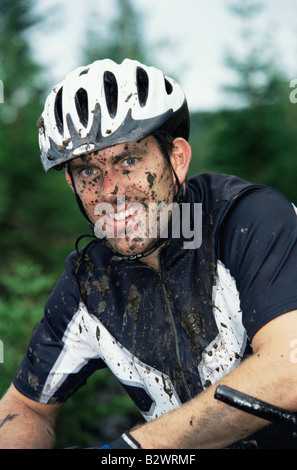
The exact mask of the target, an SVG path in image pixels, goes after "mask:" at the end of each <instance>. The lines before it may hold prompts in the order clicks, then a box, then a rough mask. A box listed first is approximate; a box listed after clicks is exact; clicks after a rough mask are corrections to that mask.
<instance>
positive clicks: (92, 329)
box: [14, 174, 297, 436]
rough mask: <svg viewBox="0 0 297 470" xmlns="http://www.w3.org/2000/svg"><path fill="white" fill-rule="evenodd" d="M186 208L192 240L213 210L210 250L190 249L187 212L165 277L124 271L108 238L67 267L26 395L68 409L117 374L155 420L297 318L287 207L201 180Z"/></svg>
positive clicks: (254, 191)
mask: <svg viewBox="0 0 297 470" xmlns="http://www.w3.org/2000/svg"><path fill="white" fill-rule="evenodd" d="M184 203H185V204H187V205H188V206H187V207H190V208H191V211H190V216H191V223H192V225H191V227H192V229H193V227H194V222H195V210H196V208H197V207H201V208H202V212H201V218H200V219H199V221H200V226H199V228H197V227H194V231H195V230H197V229H199V230H201V235H202V238H201V243H200V245H199V247H197V248H187V246H189V245H186V243H187V242H189V240H188V239H187V238H186V237H185V234H184V232H185V230H183V228H184V227H183V225H182V222H183V220H182V219H183V217H182V213H181V215H180V220H179V223H180V233H179V236H178V237H174V236H173V232H172V231H171V236H170V237H169V238H168V240H166V242H165V244H164V246H163V247H162V248H161V250H160V253H159V271H158V272H157V271H156V270H154V269H152V268H150V267H148V266H147V265H145V264H144V263H142V262H141V261H140V260H139V259H135V260H121V259H120V258H119V257H118V256H115V255H114V253H113V252H112V251H111V249H110V248H109V247H108V245H107V244H106V243H105V241H104V240H99V239H96V240H95V241H93V242H91V243H90V244H89V245H87V247H85V248H84V249H83V250H81V251H80V252H78V253H77V252H73V253H72V254H71V255H70V256H69V257H68V258H67V259H66V269H65V272H64V274H63V275H62V276H61V278H60V280H59V281H58V283H57V285H56V287H55V288H54V290H53V292H52V294H51V295H50V297H49V299H48V301H47V303H46V305H45V311H44V316H43V319H42V320H41V322H40V324H39V326H38V327H37V329H36V330H35V332H34V334H33V336H32V338H31V341H30V344H29V347H28V351H27V354H26V356H25V358H24V359H23V361H22V363H21V365H20V367H19V369H18V371H17V373H16V375H15V377H14V385H15V386H16V388H17V389H18V390H19V391H20V392H21V393H23V394H24V395H26V396H28V397H29V398H31V399H33V400H37V401H39V402H41V403H60V402H64V401H65V400H66V399H67V398H68V397H70V396H71V395H72V394H73V393H74V392H75V391H76V390H77V389H78V388H79V387H80V386H82V385H83V384H84V383H85V381H86V379H87V378H88V377H89V376H90V374H92V373H93V372H94V371H95V370H98V369H101V368H103V367H109V368H110V370H111V371H112V372H113V374H114V375H115V376H116V377H117V378H118V380H119V382H120V383H121V384H122V386H123V387H124V388H125V390H126V391H127V392H128V394H129V395H130V396H131V398H132V400H133V401H134V402H135V404H136V405H137V407H138V408H139V410H140V412H141V413H142V415H143V416H144V418H145V419H146V420H151V419H154V418H156V417H158V416H160V415H162V414H164V413H167V412H169V411H170V410H173V409H175V408H176V407H179V406H180V405H181V404H182V403H185V402H187V401H188V400H189V399H191V398H192V397H194V396H195V395H197V394H198V393H200V392H201V391H202V390H204V389H205V388H207V387H208V386H209V385H211V384H213V383H215V382H216V381H217V380H219V379H220V378H221V377H223V376H224V375H226V374H227V373H228V372H229V371H231V369H233V368H234V367H235V366H236V365H237V364H239V362H240V361H241V360H242V359H243V358H244V357H245V356H246V355H247V354H249V353H250V352H251V348H250V343H251V340H252V338H253V336H254V334H255V333H256V332H257V331H258V330H259V329H260V328H261V327H262V326H263V325H265V324H266V323H267V322H269V321H270V320H272V319H273V318H275V317H277V316H279V315H282V314H284V313H285V312H289V311H291V310H294V309H297V290H296V284H297V270H296V260H297V241H296V240H297V223H296V222H297V219H296V210H295V209H294V206H293V205H292V204H291V202H290V201H288V200H287V198H286V197H285V196H283V195H282V194H280V193H279V192H278V191H276V190H274V189H272V188H269V187H266V186H262V185H253V184H251V183H249V182H247V181H244V180H242V179H240V178H237V177H234V176H230V175H220V174H201V175H199V176H196V177H194V178H192V179H190V180H189V182H188V184H187V189H186V193H185V201H184ZM197 204H200V206H197ZM196 222H197V221H196ZM192 233H193V232H192ZM192 246H193V245H192ZM265 432H266V431H265ZM257 435H258V434H257ZM277 436H279V434H277Z"/></svg>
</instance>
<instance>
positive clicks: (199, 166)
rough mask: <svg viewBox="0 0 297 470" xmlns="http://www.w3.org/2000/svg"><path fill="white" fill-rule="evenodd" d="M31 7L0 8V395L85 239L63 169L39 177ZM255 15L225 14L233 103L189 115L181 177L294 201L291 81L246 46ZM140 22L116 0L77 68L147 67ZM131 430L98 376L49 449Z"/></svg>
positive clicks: (122, 400) (71, 407)
mask: <svg viewBox="0 0 297 470" xmlns="http://www.w3.org/2000/svg"><path fill="white" fill-rule="evenodd" d="M36 1H37V0H14V1H13V2H12V1H11V0H1V3H0V80H1V82H0V85H1V88H0V260H1V263H0V396H1V395H2V394H3V393H4V392H5V390H6V389H7V388H8V386H9V384H10V382H11V379H12V376H13V374H14V372H15V370H16V368H17V366H18V365H19V363H20V361H21V359H22V357H23V355H24V352H25V349H26V346H27V343H28V340H29V338H30V336H31V334H32V331H33V330H34V328H35V326H36V324H37V323H38V322H39V320H40V318H41V316H42V313H43V308H44V303H45V301H46V299H47V297H48V295H49V294H50V292H51V290H52V288H53V286H54V284H55V282H56V280H57V279H58V277H59V276H60V274H61V272H62V271H63V269H64V258H65V257H66V256H67V255H68V253H70V252H71V251H73V249H74V242H75V240H76V238H77V237H78V236H79V235H81V234H82V233H86V232H88V227H87V226H86V223H85V221H84V219H83V218H82V217H81V214H80V212H79V210H78V208H77V206H76V204H75V202H74V198H73V194H72V193H71V191H70V190H69V188H68V187H67V185H66V184H65V178H64V175H63V172H55V171H53V172H52V173H50V174H48V175H45V174H44V172H43V171H42V169H41V164H40V160H39V153H38V145H37V129H36V121H37V119H38V117H39V115H40V114H41V112H42V109H43V103H44V99H45V96H46V92H47V91H48V89H49V87H50V86H52V85H53V84H52V83H47V80H46V74H45V73H44V70H43V67H42V66H41V64H39V63H37V62H36V60H34V58H33V54H32V44H31V43H30V34H29V33H30V31H31V30H32V28H36V27H38V25H39V26H40V27H42V22H43V19H42V18H40V17H36V16H35V15H34V13H33V12H34V8H33V7H34V5H35V3H36ZM262 7H263V6H262V5H261V2H259V1H256V0H255V1H254V0H234V1H233V2H232V5H230V8H231V10H232V13H233V14H234V16H235V17H236V18H237V19H238V22H239V23H240V25H241V26H240V28H241V30H240V31H241V33H240V36H239V37H238V41H241V42H242V43H243V45H244V48H245V50H246V54H245V56H244V57H240V58H238V57H237V56H236V54H234V53H233V52H232V51H230V53H229V55H228V56H227V57H226V64H227V66H228V67H229V68H230V70H232V72H233V73H234V76H235V77H236V81H235V82H233V83H232V85H230V86H226V88H225V92H226V94H228V95H230V97H231V96H233V97H234V96H236V97H237V103H239V105H237V106H236V107H234V109H232V108H230V107H226V108H220V109H217V110H214V111H209V112H205V111H204V112H199V111H197V112H192V113H191V122H192V125H191V137H190V143H191V146H192V149H193V156H194V157H193V160H192V164H191V168H190V175H189V176H191V175H193V174H197V173H202V172H205V171H207V172H208V171H212V172H223V173H231V174H236V175H237V176H240V177H242V178H245V179H247V180H250V181H252V182H255V183H263V184H268V185H271V186H274V187H275V188H277V189H279V190H280V191H282V192H283V193H285V194H286V195H287V196H288V197H289V198H290V199H291V200H292V201H293V202H295V204H296V203H297V185H296V149H297V133H296V122H297V104H296V101H297V99H296V98H297V93H295V91H294V90H295V89H294V87H295V86H296V87H297V80H296V82H292V78H294V77H288V76H286V74H285V73H284V72H283V71H282V70H280V69H279V68H278V66H277V64H276V63H275V62H274V60H273V54H270V52H271V51H267V49H265V47H266V46H267V45H265V46H264V44H261V43H259V42H257V43H256V44H255V43H254V41H253V38H254V33H255V31H254V30H253V19H254V18H255V16H256V15H257V14H258V12H259V9H261V8H262ZM143 20H144V18H141V14H140V13H139V11H137V9H136V8H135V1H132V0H117V5H116V9H115V14H114V16H113V17H112V18H111V19H110V22H109V23H108V24H106V25H105V32H104V34H103V33H102V32H100V31H99V30H96V29H92V28H90V29H89V30H88V34H87V37H86V39H85V46H83V47H82V50H81V60H80V63H79V64H77V65H81V64H87V63H89V62H91V61H92V60H95V59H98V58H105V57H109V58H111V59H113V60H115V61H122V60H123V59H124V58H125V57H130V58H133V59H138V60H140V61H143V62H144V63H149V62H150V63H154V58H153V57H152V54H151V50H152V49H151V48H149V47H148V44H147V43H146V38H145V37H144V36H143V34H142V31H143V30H142V28H141V24H142V21H143ZM93 24H94V22H93ZM91 44H92V45H93V46H92V47H91V46H90V45H91ZM94 45H96V46H94ZM163 46H164V45H163ZM165 47H166V45H165ZM169 47H170V45H169ZM264 49H265V51H266V52H267V54H264ZM149 51H150V52H149ZM45 53H46V51H45ZM185 66H186V65H185ZM175 73H176V75H177V76H176V77H175V78H177V79H178V71H176V72H175ZM139 421H141V418H140V415H139V413H138V411H137V410H136V409H135V407H134V405H133V403H132V402H131V400H130V399H129V398H128V397H127V396H126V395H125V393H124V392H123V391H122V389H121V387H120V386H119V385H118V383H117V382H116V381H115V380H114V378H113V377H112V376H111V374H110V373H109V372H108V371H106V370H105V371H101V372H100V373H97V374H94V376H92V377H91V378H90V379H89V381H88V382H87V384H86V386H85V387H83V388H82V389H81V390H80V391H79V392H78V393H77V394H76V395H75V396H74V397H73V398H72V399H71V400H70V401H69V402H68V403H67V404H66V405H65V407H64V409H63V411H62V414H61V416H60V418H59V421H58V426H57V444H56V446H57V447H58V448H61V447H62V448H63V447H67V446H71V445H80V446H91V445H94V444H95V443H105V442H109V441H110V440H113V439H115V438H117V437H118V436H119V435H120V434H121V432H122V431H124V430H126V429H127V428H129V427H130V426H132V425H133V424H135V423H137V422H139Z"/></svg>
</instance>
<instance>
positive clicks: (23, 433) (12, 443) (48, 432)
mask: <svg viewBox="0 0 297 470" xmlns="http://www.w3.org/2000/svg"><path fill="white" fill-rule="evenodd" d="M54 442H55V436H54V431H53V429H52V426H51V425H50V423H49V422H48V421H47V420H46V419H45V418H44V417H43V416H41V415H39V414H37V413H35V412H34V411H32V410H30V409H28V408H27V407H26V406H25V405H22V404H19V403H14V402H11V403H10V402H2V403H1V407H0V448H1V449H50V448H52V447H53V446H54Z"/></svg>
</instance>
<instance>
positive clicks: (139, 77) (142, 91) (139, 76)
mask: <svg viewBox="0 0 297 470" xmlns="http://www.w3.org/2000/svg"><path fill="white" fill-rule="evenodd" d="M136 82H137V91H138V99H139V103H140V106H142V107H143V106H145V104H146V102H147V98H148V88H149V79H148V75H147V73H146V71H145V70H144V69H143V68H142V67H137V71H136Z"/></svg>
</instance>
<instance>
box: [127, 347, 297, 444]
mask: <svg viewBox="0 0 297 470" xmlns="http://www.w3.org/2000/svg"><path fill="white" fill-rule="evenodd" d="M282 380H283V379H282V377H279V376H277V374H275V373H274V371H273V370H272V368H271V363H270V367H268V364H267V361H266V360H265V359H262V358H260V357H258V356H257V355H254V356H252V357H251V358H249V359H248V360H246V361H244V362H243V363H242V364H240V365H239V366H238V367H237V368H236V369H235V370H234V371H233V372H231V373H230V374H229V375H228V376H226V377H225V378H224V380H222V382H221V383H224V384H226V385H229V386H230V387H232V388H234V389H237V390H240V391H242V392H245V393H247V394H250V395H252V396H256V397H257V398H260V399H262V400H265V401H270V403H273V404H275V405H278V406H284V407H287V406H288V403H284V402H283V400H282V394H281V392H280V384H281V383H282ZM216 386H217V384H216V385H214V386H211V387H209V388H208V389H207V390H206V391H204V392H203V393H201V394H200V395H199V396H197V397H196V398H194V399H193V400H191V401H190V402H188V403H187V404H185V405H183V406H181V407H180V408H179V409H177V410H175V411H173V412H170V413H168V414H167V415H164V416H162V417H160V418H158V419H156V420H155V421H152V422H150V423H147V424H145V425H144V426H141V427H139V428H138V429H135V430H133V431H132V432H131V434H132V435H133V436H134V438H135V439H136V440H137V441H138V442H139V443H140V444H141V446H142V447H143V448H150V449H154V448H155V449H162V448H165V449H195V448H196V449H215V448H224V447H227V446H229V445H231V444H232V443H234V442H237V441H239V440H241V439H243V438H245V437H247V436H249V435H251V434H253V433H254V432H256V431H258V430H259V429H261V428H262V427H264V426H266V425H267V424H269V423H268V422H267V421H265V420H263V419H260V418H256V417H254V416H252V415H249V414H247V413H245V412H242V411H239V410H237V409H234V408H232V407H230V406H228V405H227V404H225V403H222V402H220V401H218V400H216V399H215V398H214V392H215V389H216ZM288 386H289V387H290V385H289V384H288ZM292 386H294V385H292Z"/></svg>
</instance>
